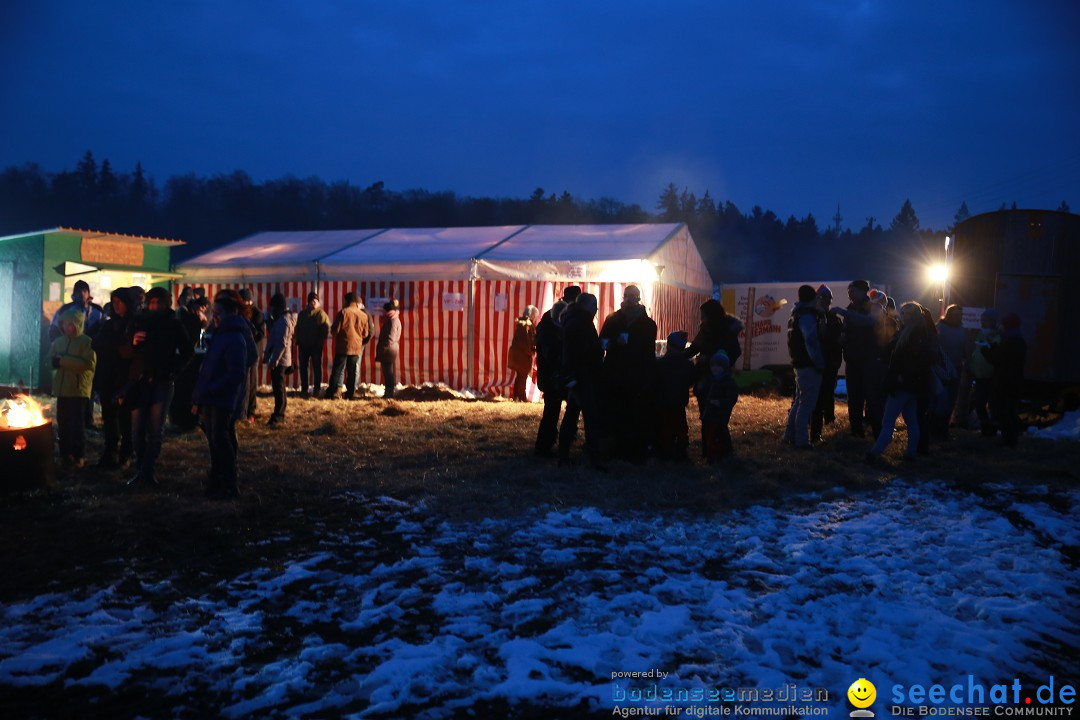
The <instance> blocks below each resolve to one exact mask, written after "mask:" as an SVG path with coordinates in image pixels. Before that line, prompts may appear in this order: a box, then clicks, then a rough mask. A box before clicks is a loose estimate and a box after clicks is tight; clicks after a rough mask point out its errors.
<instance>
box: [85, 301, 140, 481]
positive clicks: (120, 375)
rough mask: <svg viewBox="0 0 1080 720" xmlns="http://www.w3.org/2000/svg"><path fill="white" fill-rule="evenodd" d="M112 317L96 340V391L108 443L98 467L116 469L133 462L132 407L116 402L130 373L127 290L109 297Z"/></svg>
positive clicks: (131, 350)
mask: <svg viewBox="0 0 1080 720" xmlns="http://www.w3.org/2000/svg"><path fill="white" fill-rule="evenodd" d="M109 305H110V314H109V319H108V320H106V321H105V322H104V323H103V324H102V326H101V330H100V331H99V332H98V335H97V337H96V338H94V341H93V348H94V352H95V353H97V358H98V362H97V372H95V373H94V391H95V392H96V393H97V394H98V397H99V398H100V400H101V421H102V426H103V430H104V431H105V444H104V445H103V447H102V449H101V458H100V459H99V460H98V467H99V468H101V469H102V470H116V469H118V468H121V467H123V466H125V465H127V463H128V462H130V460H131V455H132V444H131V407H130V405H125V404H123V403H120V402H117V399H118V396H119V395H120V393H121V391H122V390H123V388H124V386H125V385H126V384H127V382H128V378H129V376H130V374H131V358H132V357H133V356H134V354H135V349H134V348H133V347H132V345H131V335H132V331H131V321H132V316H133V314H134V313H133V311H132V309H131V296H130V294H129V293H128V290H127V288H116V289H115V290H113V291H112V293H111V296H110V302H109Z"/></svg>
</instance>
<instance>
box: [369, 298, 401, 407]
mask: <svg viewBox="0 0 1080 720" xmlns="http://www.w3.org/2000/svg"><path fill="white" fill-rule="evenodd" d="M400 343H401V306H400V305H399V304H398V301H397V300H391V301H389V302H388V303H386V304H385V305H383V317H382V326H381V327H380V328H379V344H378V345H377V346H376V347H375V358H376V360H378V361H379V364H380V365H382V375H383V386H384V387H385V389H384V390H383V397H384V398H387V399H389V398H392V397H394V392H395V391H396V390H397V360H398V352H399V349H400V347H399V346H400Z"/></svg>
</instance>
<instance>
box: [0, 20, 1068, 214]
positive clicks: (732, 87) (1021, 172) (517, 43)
mask: <svg viewBox="0 0 1080 720" xmlns="http://www.w3.org/2000/svg"><path fill="white" fill-rule="evenodd" d="M1077 31H1080V3H1076V2H1073V1H1072V0H1059V1H1057V2H1054V1H1053V0H1048V1H1046V2H1042V1H1039V2H1032V3H1028V2H1020V1H1019V0H1009V1H1007V2H1002V1H996V0H989V1H987V0H959V1H957V2H943V1H942V0H936V1H932V2H924V1H923V0H902V1H900V0H898V1H891V0H890V1H888V2H872V1H856V0H819V1H811V0H792V1H791V2H771V1H769V0H765V1H760V2H759V1H755V2H743V1H741V0H740V1H738V2H734V1H732V2H721V1H720V0H702V1H701V2H680V1H678V0H664V1H663V2H659V1H654V2H633V1H629V0H622V1H619V2H608V1H604V2H600V1H595V0H577V2H552V1H548V2H543V3H535V2H534V3H521V2H494V1H492V2H459V1H456V0H455V1H452V2H402V1H399V0H383V1H381V2H362V1H358V2H315V1H312V2H296V1H295V0H290V1H286V0H262V1H260V2H251V3H247V2H233V1H231V0H230V1H228V2H222V1H220V0H214V1H213V2H204V1H202V0H193V1H189V2H181V3H157V2H146V1H145V0H141V1H138V2H120V1H116V0H98V1H97V2H62V1H53V0H40V1H36V2H17V3H16V2H6V3H3V6H2V8H0V109H2V115H0V117H2V118H3V119H2V121H0V167H6V166H8V165H13V164H22V163H23V162H26V161H34V162H38V163H39V164H41V165H42V167H43V168H45V169H46V170H50V171H56V170H61V169H64V168H73V167H74V165H75V163H76V162H77V160H78V158H79V157H80V156H81V155H82V154H83V153H84V152H85V151H86V150H87V149H92V150H93V152H94V154H95V156H96V157H97V158H98V159H99V160H101V159H103V158H106V157H107V158H109V159H110V160H111V161H112V163H113V165H114V167H115V168H116V169H118V170H120V171H129V170H130V169H131V168H132V167H133V166H134V164H135V162H136V161H137V160H141V161H142V163H143V165H144V167H145V168H146V169H147V171H148V172H150V173H151V174H152V175H154V176H155V177H156V178H157V179H158V181H159V182H162V181H163V180H164V179H165V178H166V177H168V176H169V175H172V174H179V173H186V172H195V173H197V174H200V175H211V174H215V173H220V172H229V171H232V170H234V169H243V170H246V171H248V172H249V173H250V174H251V175H252V176H253V177H254V178H255V179H256V180H264V179H268V178H275V177H280V176H283V175H286V174H293V175H297V176H300V177H306V176H309V175H317V176H319V177H322V178H323V179H326V180H339V179H348V180H350V181H351V182H353V183H354V184H356V185H361V186H365V185H368V184H370V183H372V182H374V181H376V180H383V181H385V182H386V184H387V186H388V187H389V188H391V189H394V190H404V189H407V188H415V187H422V188H425V189H428V190H432V191H436V190H453V191H456V192H458V193H461V194H469V195H491V196H505V197H525V196H527V195H529V194H530V193H531V192H532V190H533V189H534V188H536V187H538V186H539V187H543V188H544V189H545V190H547V191H548V192H552V191H555V192H562V191H563V190H568V191H569V192H570V193H571V194H573V195H575V196H578V197H580V198H598V197H601V196H609V197H614V198H618V199H620V200H624V201H626V202H638V203H640V204H641V205H642V206H643V207H645V208H647V209H650V210H651V209H654V207H655V204H656V199H657V197H658V196H659V194H660V192H661V190H662V189H663V188H664V186H665V185H666V184H667V183H668V182H674V183H676V184H677V185H679V186H680V188H681V187H683V186H686V187H689V189H690V190H692V191H694V192H696V193H697V194H698V195H700V194H701V193H702V192H704V190H706V189H708V190H709V191H710V193H711V194H712V196H713V198H714V199H719V200H732V201H734V202H735V203H736V204H737V205H738V206H739V207H740V209H742V210H743V211H744V212H745V211H748V210H749V209H750V208H751V206H753V205H755V204H758V205H762V206H763V207H767V208H770V209H772V210H774V211H775V212H777V214H779V215H781V216H782V217H786V216H787V215H789V214H795V215H797V216H800V217H801V216H803V215H805V214H806V213H807V212H813V213H814V215H815V217H817V218H818V222H819V224H820V225H826V224H828V223H829V222H831V220H830V219H831V217H832V215H833V214H834V213H835V211H836V206H837V203H839V204H840V207H841V213H842V214H843V216H844V225H845V226H850V227H854V228H858V227H860V226H862V225H863V224H865V218H866V217H867V216H871V215H872V216H874V217H876V218H878V220H879V221H880V222H882V223H883V224H885V225H887V224H888V222H889V220H890V219H891V218H892V216H893V215H895V214H896V212H897V210H898V209H899V207H900V205H901V203H902V202H903V201H904V199H905V198H909V197H910V198H911V200H912V203H913V204H914V206H915V210H916V212H917V213H918V215H919V217H920V219H921V220H922V224H923V225H924V226H926V225H932V226H934V227H938V228H940V227H943V226H944V225H946V224H947V223H948V222H949V221H950V220H951V218H952V216H953V214H954V213H955V212H956V209H957V208H958V207H959V205H960V202H961V201H962V200H965V199H966V200H967V202H968V205H969V207H970V208H971V210H972V212H973V213H975V212H980V211H986V210H994V209H997V207H998V206H999V205H1000V204H1001V203H1002V202H1007V203H1011V202H1013V201H1014V200H1015V201H1016V202H1017V203H1018V204H1019V205H1020V206H1021V207H1025V206H1031V207H1049V208H1056V207H1058V205H1059V204H1060V203H1061V201H1062V200H1067V201H1068V202H1069V203H1070V205H1071V207H1072V209H1073V210H1074V211H1080V130H1078V128H1080V92H1078V88H1080V43H1078V42H1077V41H1076V35H1077Z"/></svg>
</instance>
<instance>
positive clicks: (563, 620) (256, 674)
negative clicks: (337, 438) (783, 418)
mask: <svg viewBox="0 0 1080 720" xmlns="http://www.w3.org/2000/svg"><path fill="white" fill-rule="evenodd" d="M342 502H350V503H353V504H354V505H355V507H356V516H357V519H356V522H355V526H354V527H353V528H351V529H350V530H348V531H346V532H340V531H335V532H333V533H331V532H329V531H328V532H327V535H326V537H325V540H324V542H323V548H322V550H321V552H318V553H317V554H313V555H310V556H305V557H296V558H294V559H293V561H292V562H290V563H287V564H285V565H283V566H279V567H267V568H264V569H261V570H259V571H256V572H252V573H248V574H245V575H242V576H239V577H234V578H231V579H228V580H226V581H223V582H221V583H219V584H218V585H217V586H216V587H215V588H214V589H213V591H212V592H209V593H207V594H205V595H203V596H201V597H186V596H184V595H183V594H182V593H180V592H179V591H178V590H177V588H176V587H174V585H173V584H172V583H171V582H170V578H169V577H146V576H134V575H130V574H129V575H128V576H124V577H120V578H117V579H116V580H115V582H111V583H110V584H108V585H104V586H101V587H98V588H94V589H92V590H89V591H87V592H85V593H84V594H77V595H68V594H49V595H42V596H39V597H35V598H33V599H31V600H29V601H27V602H24V603H20V604H10V605H6V606H3V607H2V608H0V695H2V698H3V699H4V706H6V707H9V708H11V707H19V708H22V709H23V710H24V711H25V709H26V704H27V703H30V702H31V701H33V702H38V701H40V700H41V698H49V699H50V701H49V702H50V703H51V704H52V706H53V708H54V710H55V709H57V708H67V709H69V710H71V711H72V712H74V713H76V714H80V713H81V714H94V713H95V712H96V711H95V708H97V709H98V710H97V711H104V710H106V709H109V710H111V711H114V712H116V713H117V714H118V715H120V716H134V715H146V716H173V717H200V716H203V717H204V716H222V717H232V718H239V717H286V718H291V717H333V716H354V717H380V718H383V717H385V718H402V717H431V718H438V717H468V716H476V717H502V716H507V715H513V714H518V715H522V716H528V717H534V716H535V717H583V716H593V715H595V716H598V717H604V716H611V715H612V711H613V709H614V708H615V707H616V706H620V707H645V706H647V704H646V703H642V702H638V703H632V702H631V703H626V702H619V703H617V702H616V701H615V700H614V698H615V697H616V696H617V693H619V692H625V691H627V690H628V689H632V688H635V687H636V688H638V690H639V691H641V690H642V689H644V690H646V691H647V690H648V685H649V683H647V682H645V681H643V680H637V681H635V680H630V681H627V680H624V679H621V678H620V679H619V680H613V679H612V677H613V673H626V672H638V671H649V670H653V669H655V670H659V671H662V672H664V673H668V675H667V676H666V678H665V679H664V680H662V681H659V684H660V687H661V688H667V689H673V688H674V689H693V688H705V689H708V688H722V687H723V688H726V687H730V688H740V687H759V688H764V687H781V686H784V685H785V684H789V683H796V684H798V686H799V687H810V688H823V689H825V690H827V691H828V697H829V700H828V702H827V703H825V704H824V706H823V708H827V713H828V714H829V715H831V716H833V717H846V716H847V712H848V710H849V709H850V708H848V707H847V706H846V702H845V701H844V693H845V692H846V690H847V687H848V686H849V685H850V684H851V683H852V682H853V681H854V680H855V679H857V678H860V677H866V678H869V679H871V680H872V681H874V682H875V683H876V684H877V686H878V692H879V697H884V696H886V695H887V688H888V687H889V685H890V684H891V683H893V682H897V683H906V684H908V685H910V684H914V683H923V684H926V685H929V684H930V683H934V682H945V683H948V682H950V681H954V680H957V679H959V678H963V677H966V676H967V675H968V674H972V675H975V676H976V677H977V678H980V679H982V681H983V682H985V683H987V685H989V684H990V683H993V682H997V681H1001V682H1005V681H1007V680H1011V678H1013V677H1020V678H1034V679H1038V680H1039V681H1040V682H1041V681H1042V680H1043V679H1045V677H1047V676H1049V675H1051V674H1053V675H1056V676H1057V677H1058V678H1059V679H1060V680H1064V679H1065V678H1066V677H1067V676H1071V678H1070V679H1071V680H1072V681H1074V683H1075V681H1076V680H1077V679H1080V678H1078V677H1077V673H1076V670H1077V660H1076V658H1077V656H1078V653H1080V642H1078V641H1077V639H1076V638H1077V632H1078V627H1077V622H1078V617H1080V613H1078V606H1080V592H1078V588H1077V575H1076V567H1075V562H1076V559H1077V550H1078V548H1080V531H1078V528H1077V523H1076V521H1075V512H1076V509H1077V495H1076V493H1075V491H1074V492H1073V493H1072V494H1071V495H1067V496H1061V495H1060V494H1059V495H1056V496H1053V497H1051V496H1050V494H1049V491H1048V490H1047V489H1046V488H1040V487H1031V486H1025V487H1024V488H1022V489H1020V488H1018V487H1013V486H1011V485H1005V484H999V485H996V486H993V487H984V488H982V489H981V490H980V491H979V492H978V494H971V493H968V492H961V491H958V490H956V489H955V488H953V487H951V486H950V485H949V484H948V483H926V482H920V483H917V484H914V483H913V484H908V483H905V482H903V481H895V482H892V483H891V484H889V485H887V486H886V487H884V488H882V489H880V490H877V491H874V492H871V493H866V494H860V495H856V496H847V497H843V498H841V499H837V500H830V501H827V502H822V501H818V500H817V499H815V498H812V497H802V498H796V499H795V500H791V499H789V500H787V501H786V502H785V504H783V505H776V506H761V505H759V506H755V507H752V508H750V509H745V510H735V511H730V512H727V513H721V514H712V515H709V516H703V515H692V514H687V513H667V514H657V513H649V514H646V513H639V514H632V515H629V516H620V517H615V516H612V515H610V514H605V513H603V512H601V511H599V510H597V509H594V508H576V509H569V510H563V511H555V510H552V509H550V508H540V509H537V510H536V511H535V512H533V513H530V514H527V515H526V516H523V517H514V518H498V519H491V520H488V521H484V522H478V523H468V524H464V523H463V524H455V523H449V522H447V521H445V520H443V519H441V518H440V517H439V515H438V513H437V512H434V511H433V510H432V509H430V508H424V507H410V506H407V505H405V504H402V503H400V502H398V501H395V500H392V499H389V498H378V499H366V498H362V497H358V496H344V497H342ZM279 542H282V543H287V542H288V539H287V538H284V537H283V538H280V540H279ZM650 682H651V683H657V682H658V681H657V680H652V681H650ZM615 683H619V686H618V687H616V686H615ZM20 703H21V704H20ZM677 704H678V703H677ZM680 707H681V712H682V714H690V712H689V711H690V704H688V703H683V704H682V705H681V706H680ZM140 708H143V709H142V710H141V711H140ZM545 709H546V710H547V711H548V712H546V714H545V713H544V712H542V711H543V710H545ZM46 714H51V713H46ZM879 715H880V713H879Z"/></svg>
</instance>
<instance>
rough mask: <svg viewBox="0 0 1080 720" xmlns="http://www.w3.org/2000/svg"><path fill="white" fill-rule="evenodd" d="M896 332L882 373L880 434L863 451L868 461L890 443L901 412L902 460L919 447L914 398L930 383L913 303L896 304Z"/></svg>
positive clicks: (919, 313)
mask: <svg viewBox="0 0 1080 720" xmlns="http://www.w3.org/2000/svg"><path fill="white" fill-rule="evenodd" d="M900 322H901V327H900V332H899V333H897V335H896V337H895V339H894V343H893V348H892V352H891V353H890V356H889V369H888V370H887V371H886V373H885V392H886V393H887V395H888V399H887V400H886V401H885V411H884V415H883V416H882V422H881V433H880V434H879V435H878V437H877V441H876V442H875V443H874V446H873V447H872V448H871V449H870V452H868V453H867V455H866V457H867V459H868V460H871V461H873V460H876V459H877V458H879V457H881V454H882V453H883V452H885V449H886V448H887V447H889V443H890V442H892V436H893V431H894V430H895V429H896V418H897V417H898V416H900V415H901V414H903V416H904V423H905V424H906V425H907V436H908V438H907V452H906V453H905V454H904V459H905V460H914V459H915V457H916V456H917V454H918V448H919V433H920V432H921V428H920V427H919V415H918V398H919V396H920V395H922V394H924V393H925V392H926V388H927V386H928V385H929V383H930V362H931V357H930V347H929V342H928V338H927V333H926V320H925V319H924V317H923V307H922V305H920V304H919V303H917V302H906V303H904V304H903V305H901V306H900Z"/></svg>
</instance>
